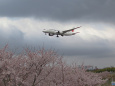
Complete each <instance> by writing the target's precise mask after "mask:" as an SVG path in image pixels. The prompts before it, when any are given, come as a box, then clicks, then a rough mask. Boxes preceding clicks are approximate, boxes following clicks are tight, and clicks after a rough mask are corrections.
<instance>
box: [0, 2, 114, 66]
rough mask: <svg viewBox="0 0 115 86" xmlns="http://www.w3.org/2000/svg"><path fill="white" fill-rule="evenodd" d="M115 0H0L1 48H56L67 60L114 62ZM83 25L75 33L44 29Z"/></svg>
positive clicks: (87, 62) (64, 28) (98, 62)
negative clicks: (53, 32) (53, 33)
mask: <svg viewBox="0 0 115 86" xmlns="http://www.w3.org/2000/svg"><path fill="white" fill-rule="evenodd" d="M114 9H115V0H0V48H2V47H3V46H4V45H6V44H7V43H8V44H9V47H10V48H11V49H17V48H18V49H20V48H24V47H25V46H31V47H40V46H44V47H45V48H48V49H55V50H56V51H57V53H58V54H59V55H63V57H64V59H66V60H67V61H68V63H72V62H76V63H78V64H82V63H84V64H85V65H92V66H97V67H106V66H115V45H114V44H115V38H114V37H115V11H114ZM78 26H82V27H81V28H79V29H77V30H76V31H78V32H80V33H79V34H76V35H74V36H69V37H59V38H57V37H56V36H53V37H49V36H47V35H45V34H44V33H42V30H43V29H56V30H61V31H62V30H67V29H71V28H73V27H78Z"/></svg>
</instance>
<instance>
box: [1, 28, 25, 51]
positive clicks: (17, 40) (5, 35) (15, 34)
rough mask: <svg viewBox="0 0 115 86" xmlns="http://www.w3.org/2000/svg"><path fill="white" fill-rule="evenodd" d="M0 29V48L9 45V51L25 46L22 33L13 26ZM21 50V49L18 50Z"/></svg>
mask: <svg viewBox="0 0 115 86" xmlns="http://www.w3.org/2000/svg"><path fill="white" fill-rule="evenodd" d="M4 29H5V28H2V29H1V28H0V48H2V47H3V46H5V45H6V44H8V45H9V48H10V49H11V50H14V49H16V48H20V47H23V45H24V44H25V40H24V33H23V32H21V31H20V30H18V29H17V28H16V27H14V26H10V29H6V30H4ZM20 49H21V48H20Z"/></svg>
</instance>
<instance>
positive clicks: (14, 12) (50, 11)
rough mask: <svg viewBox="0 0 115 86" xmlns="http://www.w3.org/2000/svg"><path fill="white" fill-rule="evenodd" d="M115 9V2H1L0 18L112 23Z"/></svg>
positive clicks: (11, 0) (60, 0)
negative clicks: (35, 18)
mask: <svg viewBox="0 0 115 86" xmlns="http://www.w3.org/2000/svg"><path fill="white" fill-rule="evenodd" d="M114 8H115V0H1V1H0V16H6V17H30V16H31V17H37V18H47V19H55V20H60V21H70V20H79V21H80V20H81V21H82V20H83V21H90V20H91V21H92V20H93V21H106V22H112V21H114V20H115V11H114ZM87 19H88V20H87Z"/></svg>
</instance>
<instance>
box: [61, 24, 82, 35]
mask: <svg viewBox="0 0 115 86" xmlns="http://www.w3.org/2000/svg"><path fill="white" fill-rule="evenodd" d="M80 27H81V26H80ZM80 27H76V28H72V29H69V30H65V31H63V33H66V32H69V31H72V32H73V31H74V30H75V29H77V28H80Z"/></svg>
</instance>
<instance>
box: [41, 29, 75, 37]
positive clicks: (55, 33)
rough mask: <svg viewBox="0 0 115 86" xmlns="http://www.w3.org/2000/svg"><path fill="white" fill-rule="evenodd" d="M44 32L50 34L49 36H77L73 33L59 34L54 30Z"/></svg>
mask: <svg viewBox="0 0 115 86" xmlns="http://www.w3.org/2000/svg"><path fill="white" fill-rule="evenodd" d="M43 32H44V33H48V34H49V36H53V35H61V36H71V35H75V34H76V33H74V32H72V31H70V32H66V33H63V32H59V31H57V30H54V29H50V30H44V31H43Z"/></svg>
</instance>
